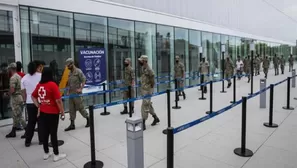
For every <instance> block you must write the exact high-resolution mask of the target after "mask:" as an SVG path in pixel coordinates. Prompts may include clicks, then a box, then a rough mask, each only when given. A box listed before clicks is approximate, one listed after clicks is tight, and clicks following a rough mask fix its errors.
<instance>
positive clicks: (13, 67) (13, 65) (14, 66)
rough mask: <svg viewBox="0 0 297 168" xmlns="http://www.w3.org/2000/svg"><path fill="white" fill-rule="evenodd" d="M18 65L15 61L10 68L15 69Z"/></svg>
mask: <svg viewBox="0 0 297 168" xmlns="http://www.w3.org/2000/svg"><path fill="white" fill-rule="evenodd" d="M16 67H17V65H16V63H15V62H13V63H11V64H9V65H8V69H15V68H16Z"/></svg>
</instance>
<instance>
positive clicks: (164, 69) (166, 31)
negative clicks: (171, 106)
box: [156, 25, 174, 92]
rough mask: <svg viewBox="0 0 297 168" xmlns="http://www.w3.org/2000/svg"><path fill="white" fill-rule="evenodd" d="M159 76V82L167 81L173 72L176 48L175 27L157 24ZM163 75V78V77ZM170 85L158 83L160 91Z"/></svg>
mask: <svg viewBox="0 0 297 168" xmlns="http://www.w3.org/2000/svg"><path fill="white" fill-rule="evenodd" d="M156 38H157V65H158V66H157V73H156V74H157V76H158V77H159V79H158V82H160V81H167V80H169V79H170V78H168V77H167V78H165V77H164V76H169V75H172V74H173V66H170V65H173V60H174V48H173V46H174V45H173V44H174V43H173V27H169V26H163V25H157V34H156ZM170 69H171V72H170ZM161 77H162V78H161ZM167 87H168V85H167V84H160V85H158V91H159V92H160V91H164V90H166V88H167Z"/></svg>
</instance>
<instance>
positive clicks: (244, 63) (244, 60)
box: [239, 56, 248, 74]
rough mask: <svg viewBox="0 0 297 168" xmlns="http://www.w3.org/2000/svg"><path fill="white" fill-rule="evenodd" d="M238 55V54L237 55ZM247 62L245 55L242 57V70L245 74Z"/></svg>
mask: <svg viewBox="0 0 297 168" xmlns="http://www.w3.org/2000/svg"><path fill="white" fill-rule="evenodd" d="M239 57H240V56H239ZM247 64H248V58H247V57H245V58H244V59H243V65H244V67H243V72H244V73H245V74H247V73H246V71H247V66H246V65H247Z"/></svg>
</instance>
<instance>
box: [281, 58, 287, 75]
mask: <svg viewBox="0 0 297 168" xmlns="http://www.w3.org/2000/svg"><path fill="white" fill-rule="evenodd" d="M285 64H286V60H285V58H284V57H281V58H280V67H281V71H282V74H284V71H285Z"/></svg>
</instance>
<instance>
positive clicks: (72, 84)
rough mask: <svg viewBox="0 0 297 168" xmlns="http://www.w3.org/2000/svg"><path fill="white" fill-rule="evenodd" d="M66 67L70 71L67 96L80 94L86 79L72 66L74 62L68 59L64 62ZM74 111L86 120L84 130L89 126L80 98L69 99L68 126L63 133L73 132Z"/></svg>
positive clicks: (86, 113) (87, 116)
mask: <svg viewBox="0 0 297 168" xmlns="http://www.w3.org/2000/svg"><path fill="white" fill-rule="evenodd" d="M66 65H67V67H68V69H69V70H70V73H69V77H68V82H67V89H68V90H67V91H68V93H67V95H69V94H82V90H83V88H84V86H85V83H86V77H85V75H84V74H83V72H82V71H81V70H80V69H79V68H77V67H76V66H75V65H74V60H73V59H72V58H68V59H67V60H66ZM76 111H79V112H80V114H81V115H82V116H83V117H84V118H85V119H86V120H87V124H86V126H85V127H86V128H87V127H89V126H90V122H89V115H88V112H87V110H86V109H85V107H84V105H83V98H82V97H75V98H70V99H69V114H70V125H69V127H68V128H66V129H65V131H71V130H75V123H74V121H75V119H76Z"/></svg>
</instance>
